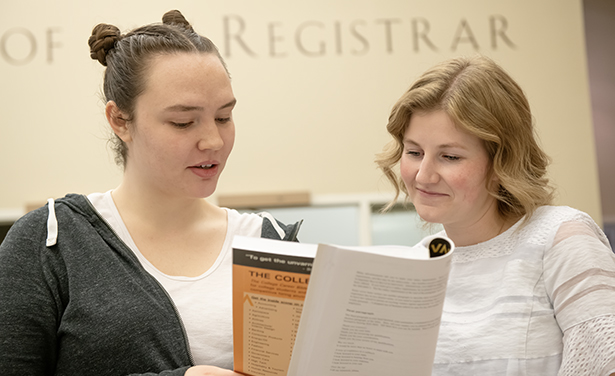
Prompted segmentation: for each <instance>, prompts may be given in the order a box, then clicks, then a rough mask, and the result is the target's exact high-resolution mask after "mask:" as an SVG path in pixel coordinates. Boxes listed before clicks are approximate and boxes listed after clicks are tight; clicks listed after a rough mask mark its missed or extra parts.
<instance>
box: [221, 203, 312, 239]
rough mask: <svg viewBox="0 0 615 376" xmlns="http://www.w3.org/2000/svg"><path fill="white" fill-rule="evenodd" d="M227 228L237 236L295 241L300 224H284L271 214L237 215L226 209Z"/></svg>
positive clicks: (233, 211) (236, 212) (234, 211)
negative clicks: (232, 230)
mask: <svg viewBox="0 0 615 376" xmlns="http://www.w3.org/2000/svg"><path fill="white" fill-rule="evenodd" d="M226 210H227V213H228V222H229V228H232V229H234V232H235V233H236V234H237V235H245V236H260V237H262V238H268V239H277V240H288V241H297V234H298V232H299V228H300V227H301V223H302V222H303V221H298V222H295V223H292V224H285V223H283V222H281V221H279V220H277V219H276V218H275V217H274V216H273V215H271V213H268V212H260V213H239V212H238V211H236V210H234V209H226Z"/></svg>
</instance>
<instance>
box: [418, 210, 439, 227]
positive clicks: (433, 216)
mask: <svg viewBox="0 0 615 376" xmlns="http://www.w3.org/2000/svg"><path fill="white" fill-rule="evenodd" d="M415 208H416V213H417V214H418V215H419V217H421V219H422V220H423V221H425V222H429V223H442V216H441V215H439V213H438V212H436V211H435V210H433V209H431V208H420V207H416V206H415Z"/></svg>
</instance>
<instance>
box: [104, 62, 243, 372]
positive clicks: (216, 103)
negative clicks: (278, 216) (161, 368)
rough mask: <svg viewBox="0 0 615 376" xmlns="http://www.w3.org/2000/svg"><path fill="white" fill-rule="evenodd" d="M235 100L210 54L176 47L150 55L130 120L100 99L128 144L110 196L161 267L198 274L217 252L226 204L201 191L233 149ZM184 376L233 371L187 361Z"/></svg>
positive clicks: (210, 187)
mask: <svg viewBox="0 0 615 376" xmlns="http://www.w3.org/2000/svg"><path fill="white" fill-rule="evenodd" d="M235 102H236V101H235V96H234V94H233V91H232V88H231V83H230V79H229V77H228V74H227V73H226V70H225V69H224V67H223V65H222V63H221V62H220V60H219V59H218V58H217V57H216V56H215V55H212V54H202V53H178V54H172V55H160V56H157V57H154V58H153V59H152V61H151V65H150V67H149V71H148V77H147V79H146V85H145V90H144V92H143V93H142V94H141V95H140V96H139V97H138V98H137V99H136V105H135V113H134V118H133V120H132V121H131V122H127V121H125V120H124V119H127V118H128V116H127V114H124V113H122V112H121V111H120V110H119V108H118V107H117V105H116V104H115V103H114V102H109V103H107V105H106V116H107V119H108V121H109V124H110V125H111V127H112V129H113V131H114V132H115V133H116V134H117V135H118V136H119V137H120V138H121V139H122V140H123V141H124V142H125V143H126V145H127V147H128V156H127V161H126V167H125V170H124V176H123V180H122V182H121V184H120V185H119V186H118V187H117V188H116V189H115V190H113V192H112V196H113V200H114V202H115V204H116V206H117V208H118V211H119V212H120V215H121V216H122V219H123V221H124V223H125V224H126V227H127V228H128V230H129V232H130V235H131V236H132V238H133V240H134V241H135V243H136V245H137V247H138V248H139V250H140V251H141V253H142V254H143V255H144V256H145V257H146V258H147V259H148V260H149V261H150V262H151V263H152V264H153V265H154V266H155V267H156V268H158V269H159V270H160V271H162V272H163V273H165V274H169V275H181V276H188V277H194V276H199V275H202V274H203V273H204V272H206V271H207V270H208V269H209V268H210V267H211V266H212V265H213V263H214V262H215V260H216V259H217V258H218V255H219V254H220V251H221V249H222V245H223V243H224V239H225V236H226V231H227V226H228V222H227V217H226V211H224V210H223V209H221V208H219V207H217V206H215V205H213V204H210V203H209V202H207V201H206V200H204V198H206V197H208V196H210V195H211V194H212V193H214V191H215V189H216V186H217V183H218V179H219V177H220V174H221V173H222V171H223V169H224V167H225V165H226V161H227V159H228V157H229V155H230V153H231V150H232V148H233V143H234V140H235V125H234V123H233V117H232V111H233V108H234V106H235ZM199 166H207V168H201V167H199ZM186 375H188V376H199V375H201V376H204V375H220V376H222V375H239V374H237V373H235V372H232V371H229V370H224V369H220V368H218V367H213V366H195V367H192V368H190V369H189V370H188V371H187V372H186Z"/></svg>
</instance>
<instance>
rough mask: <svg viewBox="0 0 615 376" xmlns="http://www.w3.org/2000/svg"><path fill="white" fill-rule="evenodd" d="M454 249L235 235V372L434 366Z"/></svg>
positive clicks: (325, 374)
mask: <svg viewBox="0 0 615 376" xmlns="http://www.w3.org/2000/svg"><path fill="white" fill-rule="evenodd" d="M453 250H454V245H453V243H452V241H450V240H449V239H447V238H443V237H434V236H430V237H426V238H425V239H423V240H422V241H421V242H419V244H417V245H416V246H414V247H402V246H371V247H340V246H333V245H326V244H319V245H315V244H305V243H293V242H282V241H276V240H269V239H260V238H248V237H239V236H237V237H235V239H234V241H233V342H234V343H233V345H234V369H235V371H236V372H240V373H243V374H246V375H251V376H286V375H289V376H314V375H318V376H329V375H331V376H336V375H347V374H359V375H378V374H382V375H394V374H408V373H411V374H412V375H431V368H432V363H433V359H434V354H435V348H436V341H437V338H438V331H439V327H440V317H441V315H442V305H443V303H444V295H445V291H446V285H447V281H448V274H449V269H450V256H451V254H452V253H453Z"/></svg>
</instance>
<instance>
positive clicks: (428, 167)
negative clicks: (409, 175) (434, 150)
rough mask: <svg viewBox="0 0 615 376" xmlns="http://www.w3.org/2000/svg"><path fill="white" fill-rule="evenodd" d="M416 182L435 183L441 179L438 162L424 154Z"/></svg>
mask: <svg viewBox="0 0 615 376" xmlns="http://www.w3.org/2000/svg"><path fill="white" fill-rule="evenodd" d="M415 179H416V182H417V183H419V184H435V183H437V182H438V180H439V179H440V174H439V173H438V168H437V164H436V162H434V161H433V160H432V159H431V158H428V157H427V156H424V157H423V159H422V160H421V164H420V165H419V170H418V172H417V173H416V178H415Z"/></svg>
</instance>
